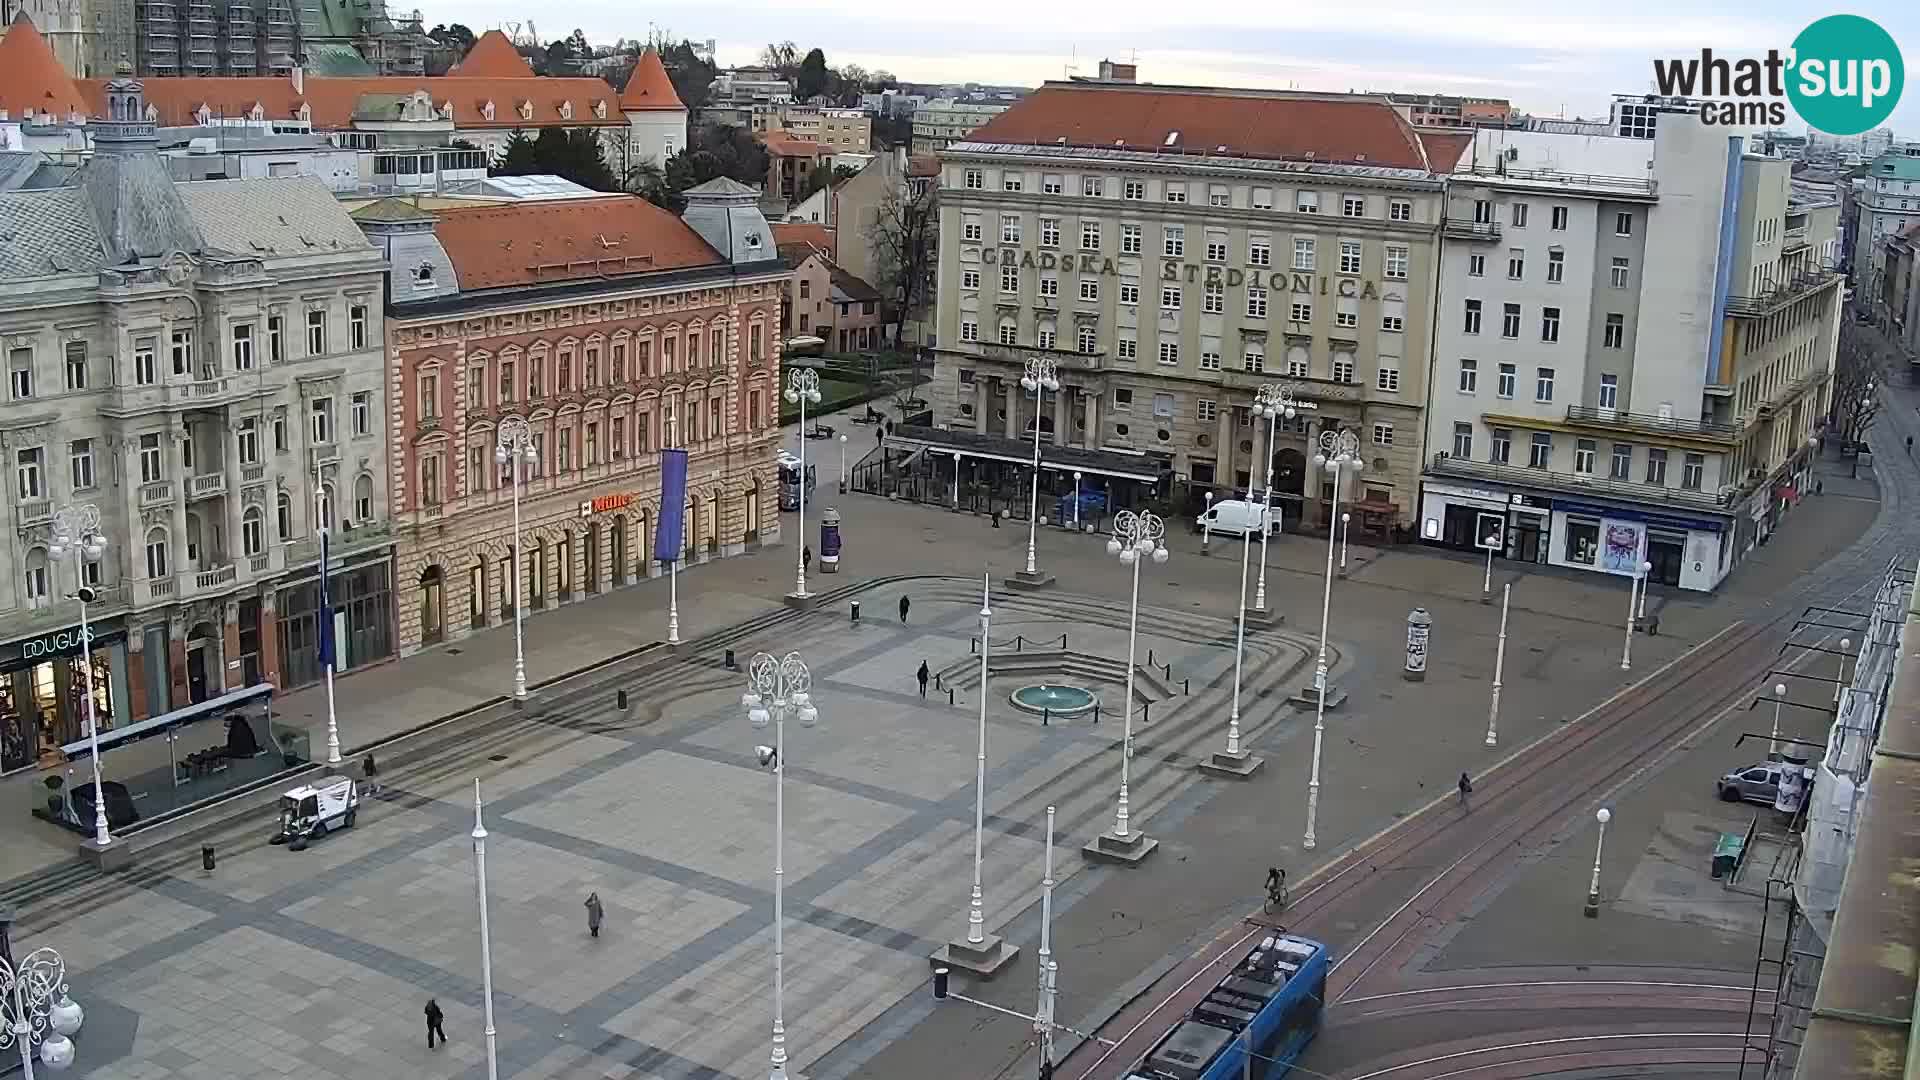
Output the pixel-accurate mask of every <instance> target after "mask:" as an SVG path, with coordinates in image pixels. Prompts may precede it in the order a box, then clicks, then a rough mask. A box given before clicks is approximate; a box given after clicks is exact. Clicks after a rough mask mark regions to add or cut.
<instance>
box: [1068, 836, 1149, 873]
mask: <svg viewBox="0 0 1920 1080" xmlns="http://www.w3.org/2000/svg"><path fill="white" fill-rule="evenodd" d="M1159 846H1160V841H1158V840H1152V839H1149V838H1148V837H1147V834H1146V833H1143V832H1140V831H1139V830H1137V829H1136V830H1134V831H1133V833H1131V834H1130V835H1129V836H1128V837H1127V838H1126V839H1125V840H1122V839H1120V838H1119V837H1117V836H1115V835H1113V834H1112V833H1110V832H1104V833H1101V834H1100V835H1099V836H1096V837H1094V838H1093V841H1092V842H1091V843H1089V844H1087V845H1085V846H1084V847H1082V848H1081V849H1080V854H1081V855H1083V856H1085V857H1086V859H1087V861H1088V862H1100V863H1109V864H1112V865H1115V866H1139V865H1140V864H1141V863H1143V862H1145V861H1146V860H1147V856H1149V855H1151V854H1153V851H1154V849H1155V848H1157V847H1159Z"/></svg>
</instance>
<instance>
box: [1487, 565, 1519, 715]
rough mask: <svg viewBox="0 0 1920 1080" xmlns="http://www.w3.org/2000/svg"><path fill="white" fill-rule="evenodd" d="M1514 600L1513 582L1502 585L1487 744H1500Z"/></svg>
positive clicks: (1488, 707)
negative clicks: (1502, 683) (1509, 616)
mask: <svg viewBox="0 0 1920 1080" xmlns="http://www.w3.org/2000/svg"><path fill="white" fill-rule="evenodd" d="M1512 601H1513V583H1512V582H1511V581H1509V582H1507V583H1506V584H1505V585H1502V586H1501V587H1500V641H1499V644H1497V645H1496V646H1494V653H1493V702H1492V704H1490V705H1488V706H1487V745H1488V746H1489V747H1493V746H1499V745H1500V680H1501V677H1502V676H1503V675H1505V674H1506V670H1507V607H1508V605H1509V604H1511V603H1512Z"/></svg>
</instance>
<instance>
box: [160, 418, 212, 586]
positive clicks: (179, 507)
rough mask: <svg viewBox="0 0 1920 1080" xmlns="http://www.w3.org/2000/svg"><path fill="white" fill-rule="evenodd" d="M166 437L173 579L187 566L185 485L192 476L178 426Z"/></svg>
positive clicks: (202, 543)
mask: <svg viewBox="0 0 1920 1080" xmlns="http://www.w3.org/2000/svg"><path fill="white" fill-rule="evenodd" d="M167 437H168V438H169V439H171V440H172V445H171V446H170V447H169V448H168V449H169V450H170V451H171V453H172V455H173V462H172V464H173V468H172V469H171V470H169V471H171V472H172V473H173V477H174V493H173V520H172V523H171V524H172V529H173V534H172V535H171V536H169V537H168V538H167V546H168V548H169V549H170V550H169V551H168V552H167V558H168V560H169V561H168V565H169V566H170V567H171V568H172V569H173V571H174V575H175V580H178V579H179V576H180V575H182V574H184V573H186V571H187V569H188V567H187V486H188V485H189V484H191V483H193V477H192V475H191V474H189V473H188V471H187V437H186V433H185V432H184V431H182V430H181V429H179V428H170V429H169V430H168V432H167ZM200 540H201V548H202V549H203V550H204V549H205V547H206V537H205V536H204V535H203V536H202V537H201V538H200Z"/></svg>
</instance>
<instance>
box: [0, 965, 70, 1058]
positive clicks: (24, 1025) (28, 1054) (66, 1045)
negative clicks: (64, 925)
mask: <svg viewBox="0 0 1920 1080" xmlns="http://www.w3.org/2000/svg"><path fill="white" fill-rule="evenodd" d="M86 1018H87V1014H86V1012H85V1010H83V1009H81V1008H80V1006H79V1005H78V1004H76V1003H75V1002H74V1000H73V999H72V998H70V997H68V996H67V964H66V961H64V960H62V959H61V958H60V954H59V953H57V952H54V951H53V950H52V949H44V948H43V949H35V950H33V951H32V952H30V953H28V954H27V955H26V956H23V957H21V958H20V960H19V962H18V963H10V962H9V958H8V957H5V956H0V1021H4V1022H0V1050H6V1049H8V1048H10V1047H13V1046H16V1045H17V1046H18V1047H19V1049H20V1068H21V1070H22V1075H23V1076H24V1077H25V1080H33V1058H34V1052H33V1044H34V1043H36V1042H37V1043H39V1044H40V1061H41V1063H42V1064H44V1065H46V1067H47V1068H49V1069H52V1070H54V1071H55V1072H59V1071H60V1070H62V1069H65V1068H66V1067H67V1066H69V1065H72V1064H73V1040H72V1039H71V1038H69V1036H71V1035H74V1034H77V1033H78V1032H79V1031H80V1025H81V1024H82V1023H84V1022H85V1021H86Z"/></svg>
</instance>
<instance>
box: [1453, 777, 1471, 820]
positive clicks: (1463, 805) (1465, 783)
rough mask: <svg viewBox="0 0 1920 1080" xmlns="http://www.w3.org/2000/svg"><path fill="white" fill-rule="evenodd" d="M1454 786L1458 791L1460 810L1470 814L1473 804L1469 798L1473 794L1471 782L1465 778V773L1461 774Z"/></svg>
mask: <svg viewBox="0 0 1920 1080" xmlns="http://www.w3.org/2000/svg"><path fill="white" fill-rule="evenodd" d="M1456 786H1457V787H1458V788H1459V789H1460V809H1462V810H1464V811H1469V812H1471V811H1472V810H1473V802H1472V800H1471V799H1470V798H1469V796H1471V795H1472V794H1473V781H1472V780H1470V779H1468V778H1467V774H1466V773H1461V774H1460V783H1459V784H1458V785H1456Z"/></svg>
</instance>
